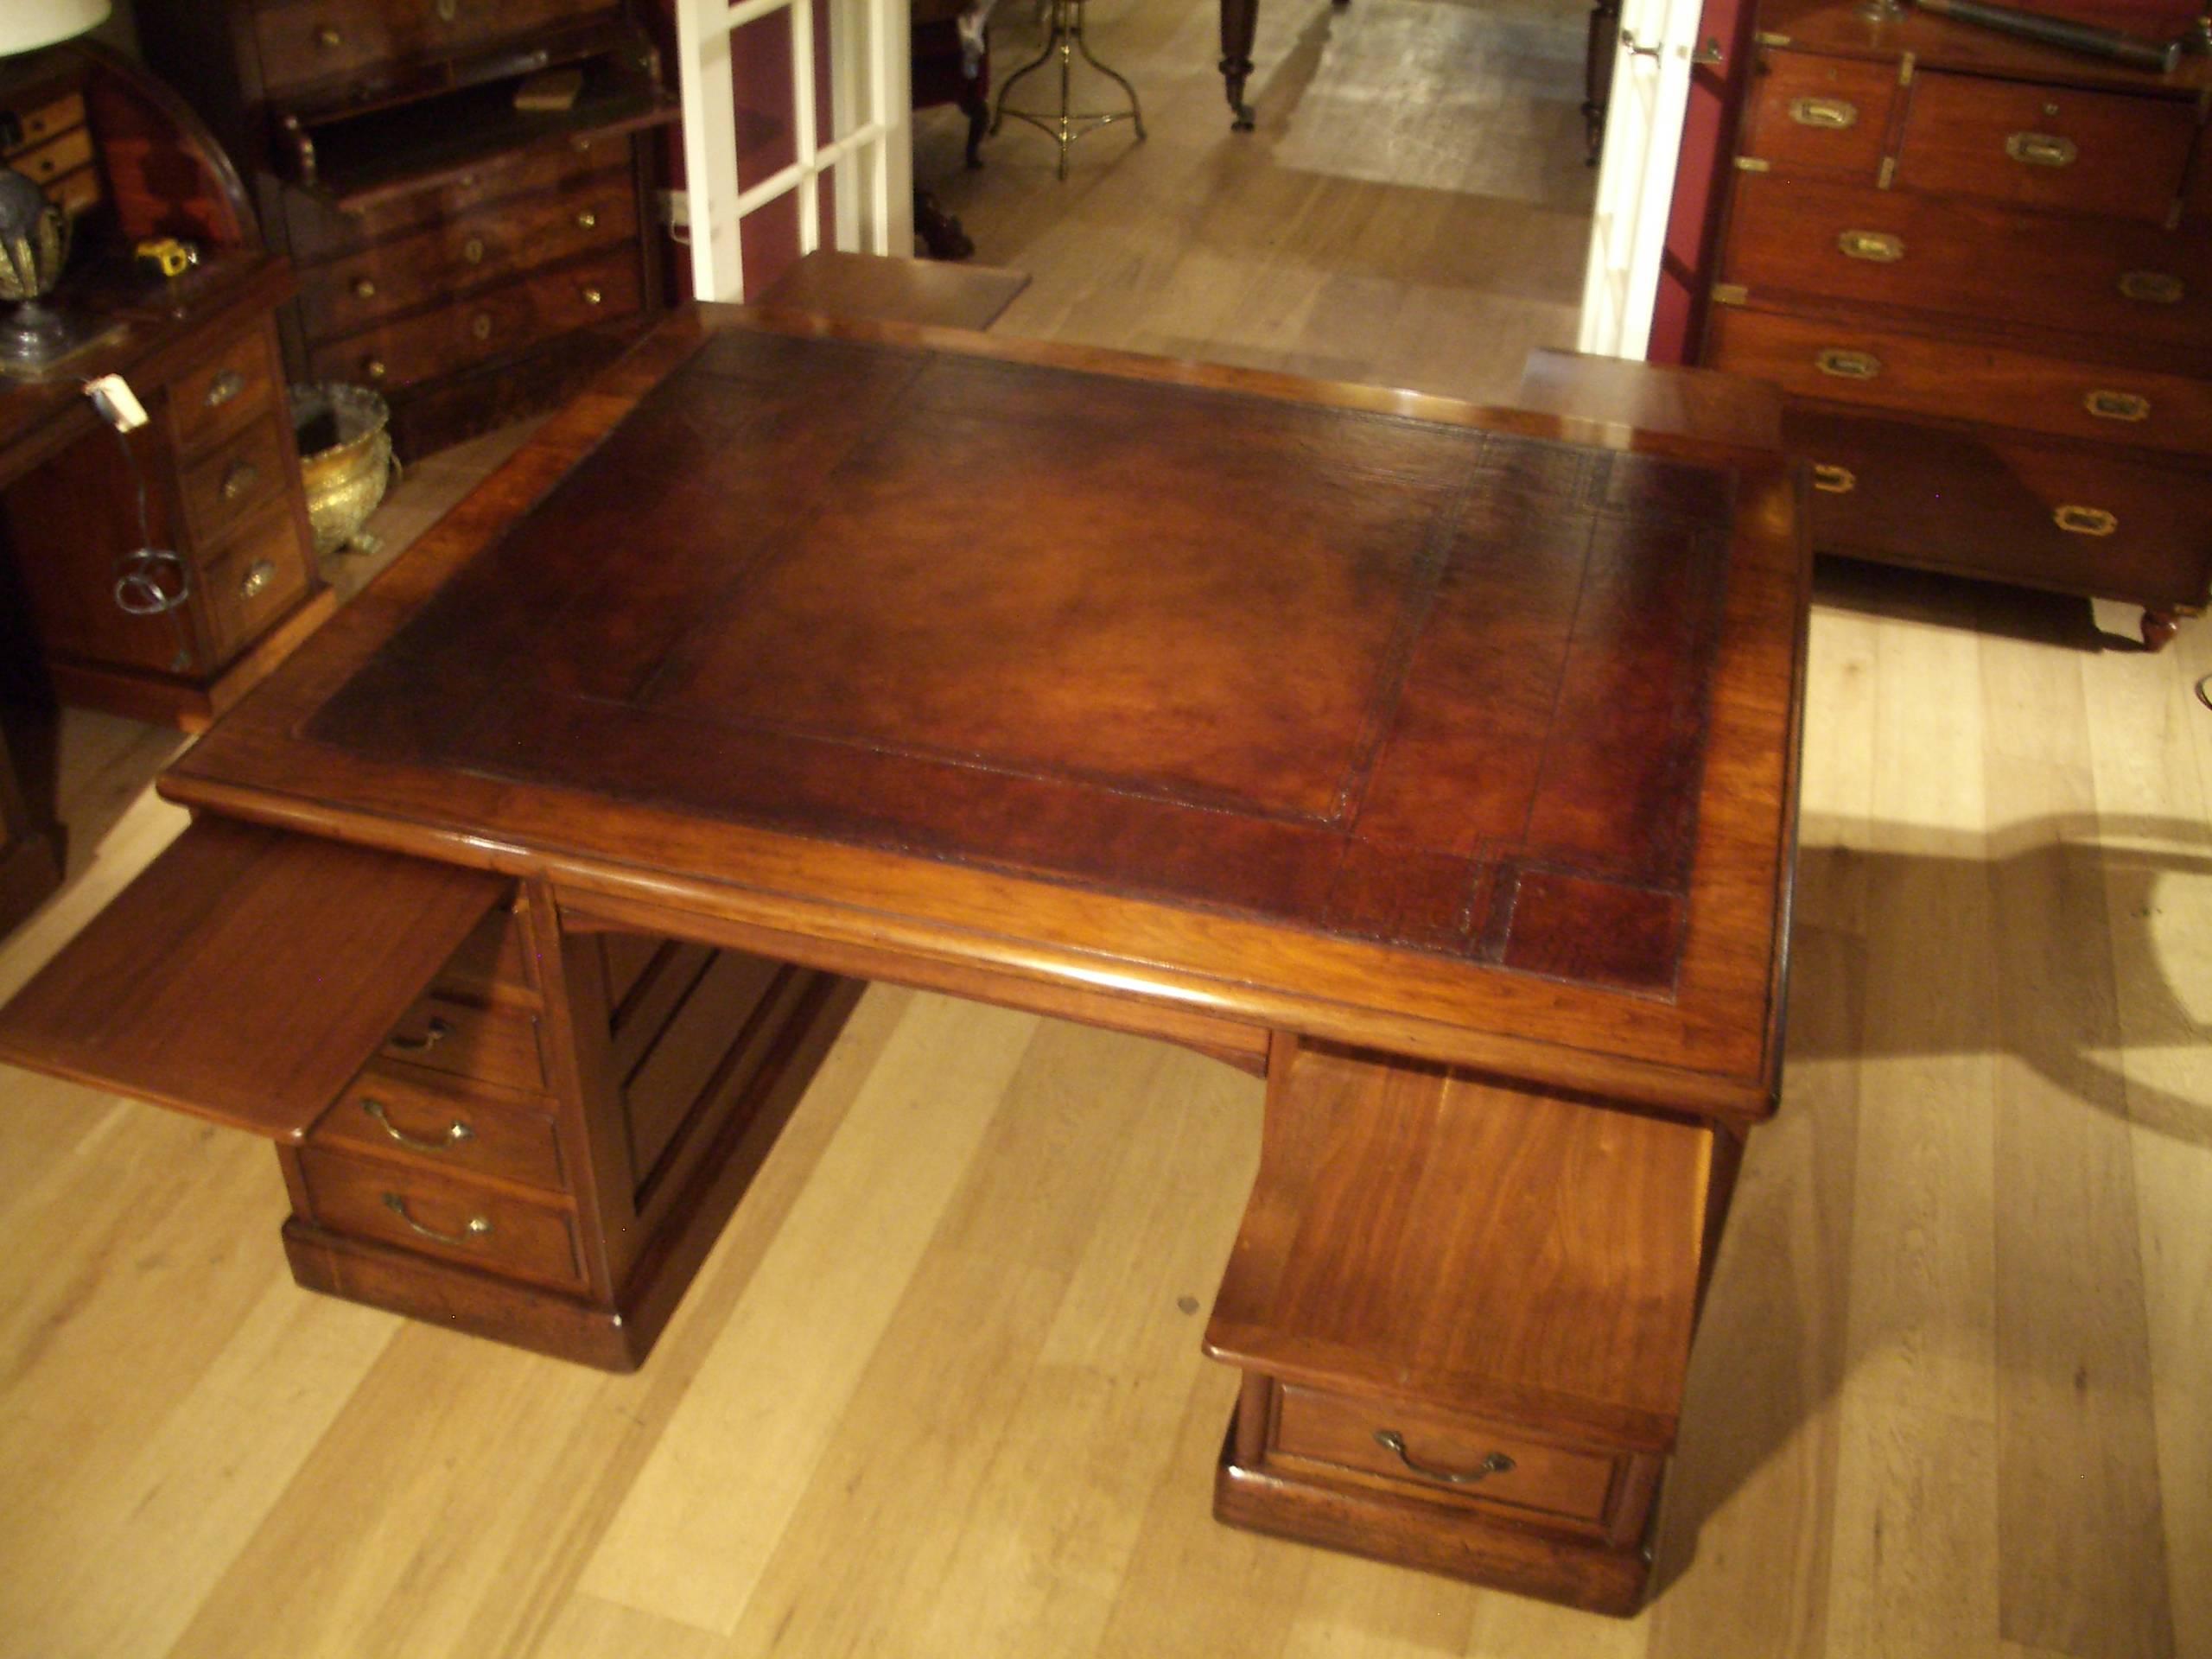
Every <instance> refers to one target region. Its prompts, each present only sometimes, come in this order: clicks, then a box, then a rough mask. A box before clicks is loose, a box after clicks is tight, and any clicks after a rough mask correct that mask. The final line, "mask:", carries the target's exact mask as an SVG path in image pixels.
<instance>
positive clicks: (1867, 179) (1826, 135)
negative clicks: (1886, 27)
mask: <svg viewBox="0 0 2212 1659" xmlns="http://www.w3.org/2000/svg"><path fill="white" fill-rule="evenodd" d="M1897 90H1898V89H1897V67H1896V66H1895V65H1894V64H1890V63H1870V62H1866V61H1864V60H1859V59H1857V58H1821V57H1815V56H1813V55H1812V54H1809V53H1804V52H1765V53H1763V54H1761V55H1760V57H1759V60H1758V68H1757V69H1756V71H1755V72H1754V79H1753V81H1752V86H1751V106H1750V108H1749V109H1748V110H1746V111H1745V116H1744V130H1743V135H1742V138H1741V140H1740V143H1739V145H1738V154H1740V155H1744V156H1752V157H1754V158H1756V159H1757V160H1759V161H1762V162H1765V163H1766V164H1767V165H1768V166H1769V167H1770V168H1777V169H1779V170H1781V171H1783V172H1791V173H1804V172H1814V173H1827V174H1832V175H1835V176H1837V177H1839V178H1849V179H1854V180H1857V181H1860V182H1862V183H1866V184H1872V183H1873V182H1874V181H1875V179H1876V178H1877V176H1878V175H1879V173H1880V171H1881V165H1882V147H1883V145H1884V143H1885V142H1886V141H1887V139H1888V137H1889V130H1890V106H1891V103H1892V102H1893V101H1894V100H1895V99H1896V98H1897Z"/></svg>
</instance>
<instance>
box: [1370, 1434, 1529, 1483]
mask: <svg viewBox="0 0 2212 1659" xmlns="http://www.w3.org/2000/svg"><path fill="white" fill-rule="evenodd" d="M1375 1444H1376V1445H1377V1446H1381V1447H1382V1448H1383V1450H1384V1451H1385V1452H1396V1453H1397V1454H1398V1461H1399V1462H1400V1463H1402V1464H1404V1465H1406V1467H1407V1468H1408V1469H1410V1470H1412V1471H1414V1473H1415V1474H1417V1475H1419V1476H1420V1477H1421V1478H1422V1479H1423V1480H1440V1481H1442V1482H1443V1483H1444V1484H1446V1486H1472V1485H1474V1484H1477V1483H1478V1482H1479V1481H1485V1480H1488V1479H1489V1478H1491V1476H1492V1475H1510V1474H1511V1473H1512V1472H1513V1459H1510V1458H1509V1457H1507V1456H1506V1455H1505V1453H1504V1452H1491V1454H1490V1455H1489V1456H1488V1457H1486V1458H1484V1459H1483V1460H1482V1461H1481V1462H1480V1463H1478V1464H1477V1465H1475V1466H1474V1467H1473V1468H1471V1469H1440V1468H1438V1467H1437V1466H1436V1465H1433V1464H1428V1463H1416V1462H1414V1454H1413V1453H1412V1452H1408V1451H1407V1450H1406V1441H1405V1437H1404V1436H1403V1435H1402V1434H1400V1433H1398V1431H1397V1430H1396V1429H1395V1428H1378V1429H1376V1431H1375Z"/></svg>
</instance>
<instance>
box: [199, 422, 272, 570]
mask: <svg viewBox="0 0 2212 1659" xmlns="http://www.w3.org/2000/svg"><path fill="white" fill-rule="evenodd" d="M289 465H290V462H289V460H288V459H287V456H286V451H285V448H284V437H283V429H282V428H280V427H279V426H278V425H277V416H276V415H275V414H274V413H273V412H272V413H270V414H269V415H267V416H264V417H263V418H262V419H260V420H258V421H256V422H255V423H253V424H252V425H251V426H250V427H248V428H247V429H245V431H244V432H242V433H240V434H239V435H238V436H237V437H235V438H232V439H230V440H229V441H227V442H224V443H222V444H219V445H218V446H217V447H216V448H213V449H211V450H210V451H208V452H207V454H203V455H201V456H200V459H199V460H197V461H194V462H192V463H191V464H190V465H189V466H187V467H184V468H183V469H182V471H181V472H180V473H179V474H178V476H177V491H178V493H179V495H180V496H181V497H182V499H183V501H184V517H185V521H186V522H187V523H188V524H190V525H191V527H192V534H193V537H194V539H195V540H196V541H198V542H200V543H208V542H213V541H215V540H217V539H218V538H219V537H222V536H224V535H225V534H226V533H227V532H228V531H230V529H231V528H232V526H233V525H235V524H240V523H243V522H244V521H245V519H246V518H249V517H251V515H252V513H253V512H255V511H256V509H257V508H258V507H260V506H261V505H262V504H263V503H264V502H268V501H273V500H276V499H278V498H279V497H281V496H283V494H284V493H285V487H284V486H285V481H286V471H287V468H288V467H289Z"/></svg>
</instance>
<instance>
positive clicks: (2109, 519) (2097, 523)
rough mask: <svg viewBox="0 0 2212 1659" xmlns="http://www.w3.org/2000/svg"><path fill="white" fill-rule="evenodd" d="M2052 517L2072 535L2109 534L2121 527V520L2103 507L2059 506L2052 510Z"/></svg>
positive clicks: (2062, 528) (2052, 519)
mask: <svg viewBox="0 0 2212 1659" xmlns="http://www.w3.org/2000/svg"><path fill="white" fill-rule="evenodd" d="M2050 518H2051V522H2052V523H2053V524H2056V525H2057V526H2058V527H2059V528H2060V529H2061V530H2063V531H2066V532H2067V533H2068V534H2069V535H2072V536H2109V535H2111V534H2112V533H2113V531H2115V530H2118V529H2119V528H2120V520H2119V519H2118V518H2114V517H2113V515H2112V514H2111V513H2109V512H2106V511H2105V510H2104V509H2103V508H2102V507H2076V506H2071V505H2069V506H2063V507H2059V508H2056V509H2055V510H2054V511H2053V512H2052V513H2051V515H2050Z"/></svg>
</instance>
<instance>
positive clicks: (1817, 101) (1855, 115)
mask: <svg viewBox="0 0 2212 1659" xmlns="http://www.w3.org/2000/svg"><path fill="white" fill-rule="evenodd" d="M1789 118H1790V119H1791V120H1792V121H1795V122H1796V124H1798V125H1799V126H1801V127H1818V128H1820V129H1821V130H1822V131H1823V132H1841V131H1842V130H1844V129H1845V128H1846V127H1855V126H1857V125H1858V124H1859V106H1858V105H1856V104H1853V102H1852V101H1851V100H1850V99H1847V98H1793V99H1790V100H1789Z"/></svg>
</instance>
